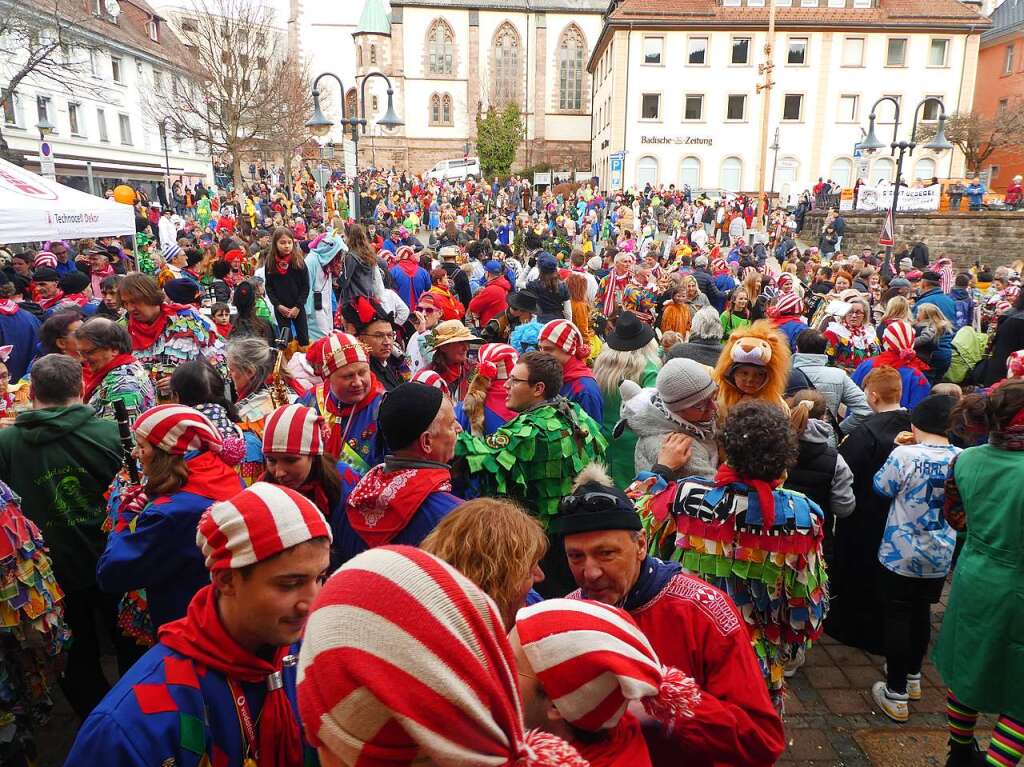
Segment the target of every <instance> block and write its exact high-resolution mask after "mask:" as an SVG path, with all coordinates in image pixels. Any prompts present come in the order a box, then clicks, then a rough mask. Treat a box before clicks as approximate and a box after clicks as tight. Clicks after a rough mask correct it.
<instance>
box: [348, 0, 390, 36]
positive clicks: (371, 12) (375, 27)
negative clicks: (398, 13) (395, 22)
mask: <svg viewBox="0 0 1024 767" xmlns="http://www.w3.org/2000/svg"><path fill="white" fill-rule="evenodd" d="M356 34H357V35H359V34H368V35H390V34H391V21H390V20H389V19H388V12H387V11H385V10H384V0H366V2H365V3H364V5H363V13H362V15H361V16H360V17H359V26H358V27H357V28H356Z"/></svg>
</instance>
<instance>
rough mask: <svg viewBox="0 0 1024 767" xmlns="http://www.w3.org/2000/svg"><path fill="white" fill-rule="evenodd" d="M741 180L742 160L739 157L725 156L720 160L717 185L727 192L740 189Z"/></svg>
mask: <svg viewBox="0 0 1024 767" xmlns="http://www.w3.org/2000/svg"><path fill="white" fill-rule="evenodd" d="M742 181H743V162H742V161H741V160H740V158H739V157H726V158H725V159H724V160H722V170H721V172H720V173H719V176H718V185H719V186H720V187H722V189H724V190H726V191H727V192H738V191H740V185H741V184H742Z"/></svg>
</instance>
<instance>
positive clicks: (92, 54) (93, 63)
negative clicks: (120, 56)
mask: <svg viewBox="0 0 1024 767" xmlns="http://www.w3.org/2000/svg"><path fill="white" fill-rule="evenodd" d="M89 74H91V75H92V76H93V77H99V76H100V52H99V51H97V50H96V49H95V48H91V49H89Z"/></svg>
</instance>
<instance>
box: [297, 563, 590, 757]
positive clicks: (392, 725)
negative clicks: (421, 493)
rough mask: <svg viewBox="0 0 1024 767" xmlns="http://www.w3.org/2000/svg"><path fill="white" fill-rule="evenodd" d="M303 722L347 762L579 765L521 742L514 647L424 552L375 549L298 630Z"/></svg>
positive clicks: (344, 570)
mask: <svg viewBox="0 0 1024 767" xmlns="http://www.w3.org/2000/svg"><path fill="white" fill-rule="evenodd" d="M298 700H299V713H300V714H301V716H302V721H303V723H304V724H305V729H306V735H307V737H308V739H309V742H310V743H311V744H312V745H313V746H315V747H318V748H325V749H326V750H328V751H330V752H331V753H332V754H334V755H335V756H336V757H338V758H339V759H340V760H341V762H342V763H344V764H362V763H364V762H366V763H373V764H375V765H395V766H396V767H397V766H399V765H410V766H411V765H413V764H423V763H428V762H429V763H431V764H436V765H484V764H493V765H515V766H516V767H555V765H561V766H562V767H585V766H586V764H587V762H586V761H585V760H583V759H582V757H580V755H579V753H578V752H577V751H576V750H575V749H574V748H572V747H571V746H570V745H569V744H568V743H566V742H565V741H562V740H560V739H558V738H556V737H554V736H551V735H548V734H544V733H538V732H536V731H531V732H529V733H524V732H523V725H522V717H523V714H522V706H521V703H520V700H519V689H518V680H517V677H516V667H515V658H514V656H513V654H512V648H511V647H510V646H509V643H508V640H507V639H506V638H505V631H504V628H503V626H502V621H501V614H500V613H499V612H498V608H497V607H496V606H495V604H494V602H493V601H491V599H490V597H488V596H487V595H486V594H485V593H484V592H483V591H482V590H481V589H480V588H479V587H478V586H477V585H476V584H474V583H473V582H472V581H470V580H469V579H468V578H466V577H465V576H463V575H462V574H461V573H459V572H458V571H456V570H455V569H454V568H453V567H451V566H450V565H448V564H446V563H445V562H442V561H441V560H439V559H437V558H436V557H434V556H433V555H431V554H428V553H426V552H425V551H420V550H419V549H415V548H411V547H409V546H380V547H377V548H374V549H370V550H369V551H365V552H363V553H362V554H359V555H358V556H356V557H354V558H353V559H351V560H349V561H348V562H346V563H345V564H344V565H342V566H341V568H339V569H338V571H337V572H335V574H334V575H333V576H331V578H330V579H328V581H327V583H326V584H324V587H323V589H321V591H320V594H319V596H318V597H317V598H316V601H315V602H314V603H313V609H312V612H311V613H310V616H309V621H308V623H307V624H306V632H305V637H304V639H303V642H302V649H301V651H300V652H299V668H298Z"/></svg>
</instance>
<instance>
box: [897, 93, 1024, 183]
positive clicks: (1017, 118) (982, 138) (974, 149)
mask: <svg viewBox="0 0 1024 767" xmlns="http://www.w3.org/2000/svg"><path fill="white" fill-rule="evenodd" d="M935 131H936V125H935V124H934V123H932V124H926V125H919V126H918V129H917V134H916V136H915V140H916V141H917V142H918V143H922V142H927V141H928V140H929V139H931V138H932V136H934V135H935ZM946 138H947V139H949V142H950V143H951V144H953V146H955V147H956V148H957V149H959V150H960V151H961V152H963V155H964V159H965V160H966V161H967V175H968V176H974V175H977V174H978V173H980V172H981V169H982V166H984V164H985V161H986V160H988V158H989V157H991V156H992V153H993V152H995V151H996V150H997V149H1017V148H1020V147H1024V100H1022V99H1015V100H1014V101H1012V102H1009V103H1007V105H1006V106H1005V107H1003V108H1001V109H1000V110H999V112H998V113H997V114H996V115H995V116H994V117H988V116H986V115H981V114H978V113H977V112H955V113H954V114H951V115H949V116H948V117H947V118H946Z"/></svg>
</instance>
